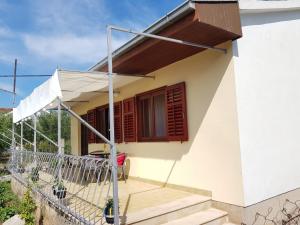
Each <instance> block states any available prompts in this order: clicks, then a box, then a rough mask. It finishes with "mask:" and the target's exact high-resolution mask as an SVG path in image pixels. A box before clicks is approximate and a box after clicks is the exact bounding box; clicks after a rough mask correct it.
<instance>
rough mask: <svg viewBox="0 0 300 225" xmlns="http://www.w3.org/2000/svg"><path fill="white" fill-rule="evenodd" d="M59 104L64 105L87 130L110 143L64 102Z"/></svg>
mask: <svg viewBox="0 0 300 225" xmlns="http://www.w3.org/2000/svg"><path fill="white" fill-rule="evenodd" d="M61 106H62V107H64V108H65V109H66V110H67V111H68V112H69V113H70V114H71V115H72V116H74V117H75V118H76V119H78V120H79V121H80V123H82V124H83V125H84V126H86V127H87V128H88V129H89V130H91V131H92V132H93V133H94V134H96V135H97V136H98V137H99V138H101V139H102V140H103V141H105V142H106V143H107V144H109V145H111V142H110V140H108V139H107V138H106V137H105V136H103V134H101V133H100V132H99V131H97V130H96V129H95V128H94V127H93V126H91V125H90V124H89V123H88V122H86V121H85V120H84V119H82V118H81V117H80V116H78V115H77V114H76V113H75V112H74V111H73V110H72V109H70V107H68V106H66V105H65V104H64V103H62V102H61Z"/></svg>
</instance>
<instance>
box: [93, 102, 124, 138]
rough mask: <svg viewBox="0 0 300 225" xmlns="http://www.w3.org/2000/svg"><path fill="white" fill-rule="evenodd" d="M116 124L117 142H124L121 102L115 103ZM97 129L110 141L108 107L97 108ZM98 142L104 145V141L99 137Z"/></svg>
mask: <svg viewBox="0 0 300 225" xmlns="http://www.w3.org/2000/svg"><path fill="white" fill-rule="evenodd" d="M114 124H115V142H117V143H121V142H122V140H123V135H122V104H121V102H116V103H114ZM96 129H97V130H98V131H99V132H100V133H101V134H103V135H104V136H105V137H106V138H107V139H110V133H109V108H108V105H104V106H100V107H98V108H96ZM96 142H97V143H104V141H103V140H102V139H101V138H99V137H97V139H96Z"/></svg>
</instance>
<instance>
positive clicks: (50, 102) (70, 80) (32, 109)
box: [13, 70, 141, 123]
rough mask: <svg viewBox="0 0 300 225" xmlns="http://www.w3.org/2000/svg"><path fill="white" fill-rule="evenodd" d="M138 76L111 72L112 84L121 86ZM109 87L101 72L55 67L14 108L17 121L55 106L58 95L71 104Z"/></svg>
mask: <svg viewBox="0 0 300 225" xmlns="http://www.w3.org/2000/svg"><path fill="white" fill-rule="evenodd" d="M138 79H141V77H137V76H136V77H135V76H126V75H113V81H114V88H120V87H122V86H124V85H127V84H129V83H132V82H134V81H136V80H138ZM106 91H108V76H107V73H103V72H80V71H67V70H56V71H55V72H54V74H53V75H52V76H51V77H50V78H49V79H48V80H47V81H45V82H44V83H42V84H41V85H40V86H38V87H37V88H35V89H34V90H33V92H32V93H31V94H30V95H29V96H28V97H26V98H25V99H23V100H21V101H20V103H19V105H18V106H17V107H16V108H14V109H13V122H14V123H17V122H19V121H21V120H23V119H25V118H27V117H29V116H32V115H33V114H35V113H37V112H39V111H41V110H43V109H48V108H53V107H56V106H57V101H56V100H57V99H60V100H61V101H62V102H64V103H66V104H67V105H69V106H72V105H74V104H76V103H78V102H82V101H88V100H89V99H90V98H92V97H94V96H96V95H99V94H101V92H103V93H105V92H106Z"/></svg>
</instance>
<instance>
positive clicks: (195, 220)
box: [164, 208, 228, 225]
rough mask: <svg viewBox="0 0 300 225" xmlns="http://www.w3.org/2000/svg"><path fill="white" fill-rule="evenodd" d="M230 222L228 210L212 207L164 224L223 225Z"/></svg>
mask: <svg viewBox="0 0 300 225" xmlns="http://www.w3.org/2000/svg"><path fill="white" fill-rule="evenodd" d="M227 222H228V217H227V212H224V211H221V210H218V209H214V208H210V209H207V210H203V211H200V212H197V213H194V214H192V215H189V216H185V217H183V218H180V219H177V220H173V221H170V222H168V223H165V224H164V225H184V224H189V225H201V224H206V225H222V224H224V223H227Z"/></svg>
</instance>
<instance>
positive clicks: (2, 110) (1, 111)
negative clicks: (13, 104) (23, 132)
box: [0, 108, 12, 113]
mask: <svg viewBox="0 0 300 225" xmlns="http://www.w3.org/2000/svg"><path fill="white" fill-rule="evenodd" d="M11 110H12V108H0V113H7V112H10V111H11Z"/></svg>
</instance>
